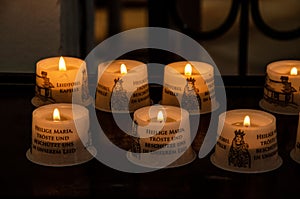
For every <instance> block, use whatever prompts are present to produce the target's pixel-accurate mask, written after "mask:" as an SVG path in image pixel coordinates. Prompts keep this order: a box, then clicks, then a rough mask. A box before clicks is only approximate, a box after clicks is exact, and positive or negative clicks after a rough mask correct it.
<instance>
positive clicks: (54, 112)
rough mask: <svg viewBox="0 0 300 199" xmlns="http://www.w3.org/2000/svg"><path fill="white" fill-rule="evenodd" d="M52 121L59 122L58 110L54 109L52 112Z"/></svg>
mask: <svg viewBox="0 0 300 199" xmlns="http://www.w3.org/2000/svg"><path fill="white" fill-rule="evenodd" d="M53 121H60V113H59V110H58V108H55V109H54V111H53Z"/></svg>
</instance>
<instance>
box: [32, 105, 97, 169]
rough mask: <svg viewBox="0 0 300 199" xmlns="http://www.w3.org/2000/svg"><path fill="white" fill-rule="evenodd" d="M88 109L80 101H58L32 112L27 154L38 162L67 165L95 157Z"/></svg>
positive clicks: (49, 164) (50, 164)
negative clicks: (92, 149) (92, 152)
mask: <svg viewBox="0 0 300 199" xmlns="http://www.w3.org/2000/svg"><path fill="white" fill-rule="evenodd" d="M90 145H91V139H90V133H89V112H88V109H87V108H85V107H84V106H81V105H76V104H67V103H57V104H49V105H44V106H41V107H38V108H37V109H35V110H34V111H33V113H32V143H31V149H30V150H29V151H28V157H29V159H30V160H32V161H33V162H35V163H38V164H42V165H48V166H65V165H73V164H79V163H82V162H85V161H87V160H89V159H91V158H92V155H91V154H90V153H89V151H88V150H87V147H89V146H90Z"/></svg>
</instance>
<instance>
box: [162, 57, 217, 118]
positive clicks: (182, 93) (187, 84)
mask: <svg viewBox="0 0 300 199" xmlns="http://www.w3.org/2000/svg"><path fill="white" fill-rule="evenodd" d="M188 63H190V64H191V65H192V69H193V70H192V74H191V75H185V73H184V68H185V66H186V64H188ZM161 104H164V105H172V106H180V107H181V108H184V109H186V110H188V111H189V113H190V114H193V113H209V112H211V111H213V110H214V109H216V108H217V106H218V104H217V101H216V97H215V86H214V70H213V66H212V65H210V64H207V63H204V62H196V61H189V62H187V61H179V62H174V63H170V64H168V65H166V66H165V70H164V88H163V95H162V101H161Z"/></svg>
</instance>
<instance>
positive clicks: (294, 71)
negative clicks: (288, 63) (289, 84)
mask: <svg viewBox="0 0 300 199" xmlns="http://www.w3.org/2000/svg"><path fill="white" fill-rule="evenodd" d="M291 75H298V70H297V68H296V67H293V68H292V69H291Z"/></svg>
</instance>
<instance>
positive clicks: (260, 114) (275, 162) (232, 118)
mask: <svg viewBox="0 0 300 199" xmlns="http://www.w3.org/2000/svg"><path fill="white" fill-rule="evenodd" d="M218 135H219V137H218V140H217V144H216V146H215V153H214V154H213V155H212V156H211V161H212V163H213V164H214V165H216V166H217V167H220V168H222V169H225V170H230V171H236V172H241V173H258V172H266V171H270V170H274V169H276V168H278V167H279V166H280V165H281V164H282V159H281V157H280V156H279V155H278V147H277V133H276V118H275V117H274V116H273V115H272V114H269V113H267V112H264V111H260V110H251V109H237V110H230V111H227V112H224V113H222V114H220V116H219V127H218Z"/></svg>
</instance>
